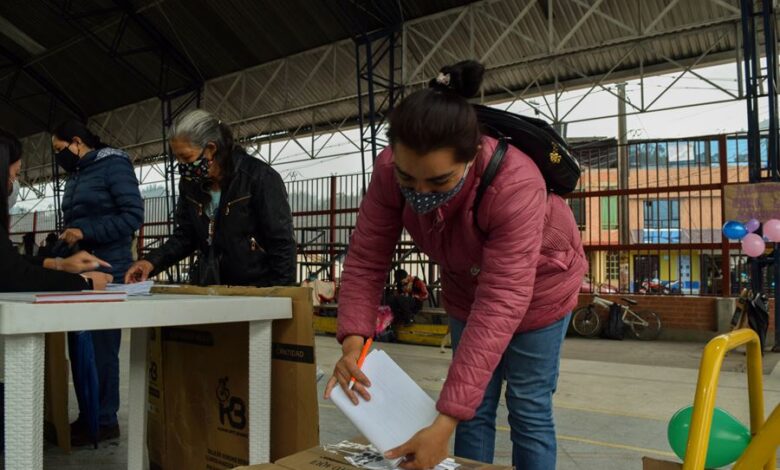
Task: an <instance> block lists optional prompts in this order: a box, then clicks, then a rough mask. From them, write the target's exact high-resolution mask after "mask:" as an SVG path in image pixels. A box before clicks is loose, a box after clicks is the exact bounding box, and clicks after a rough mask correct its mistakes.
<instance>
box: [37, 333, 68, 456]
mask: <svg viewBox="0 0 780 470" xmlns="http://www.w3.org/2000/svg"><path fill="white" fill-rule="evenodd" d="M65 334H66V333H48V334H46V353H45V356H44V357H45V362H44V370H45V372H44V381H43V383H44V386H43V390H44V392H43V410H44V420H43V421H44V435H45V436H46V440H47V441H49V442H53V443H55V444H57V446H58V447H59V448H60V449H62V450H63V451H65V452H68V453H69V452H70V420H69V417H68V384H69V382H70V380H69V377H70V363H69V362H68V359H67V358H66V356H65V345H66V344H67V342H66V340H65Z"/></svg>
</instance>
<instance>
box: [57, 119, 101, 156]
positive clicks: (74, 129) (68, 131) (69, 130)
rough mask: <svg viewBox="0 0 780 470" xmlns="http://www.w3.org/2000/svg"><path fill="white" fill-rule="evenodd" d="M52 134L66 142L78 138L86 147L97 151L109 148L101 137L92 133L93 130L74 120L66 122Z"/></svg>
mask: <svg viewBox="0 0 780 470" xmlns="http://www.w3.org/2000/svg"><path fill="white" fill-rule="evenodd" d="M52 134H53V135H54V137H56V138H58V139H59V140H63V141H65V142H72V141H73V139H74V138H76V137H78V138H79V139H81V141H82V142H84V145H86V146H87V147H90V148H93V149H95V150H98V149H102V148H105V147H108V145H106V144H104V143H103V142H102V141H101V140H100V137H98V136H96V135H95V134H93V133H92V131H91V130H89V128H88V127H87V126H86V124H84V123H83V122H81V121H76V120H73V119H72V120H70V121H65V122H63V123H62V124H60V125H59V126H57V127H56V128H54V131H53V132H52Z"/></svg>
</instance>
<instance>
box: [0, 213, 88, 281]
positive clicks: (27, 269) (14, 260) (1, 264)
mask: <svg viewBox="0 0 780 470" xmlns="http://www.w3.org/2000/svg"><path fill="white" fill-rule="evenodd" d="M85 289H89V284H88V283H87V281H86V280H85V279H84V278H83V277H81V276H80V275H78V274H70V273H66V272H61V271H54V270H51V269H45V268H43V267H42V266H37V265H34V264H31V263H29V262H28V261H27V260H26V259H25V258H24V256H22V255H20V254H19V252H18V251H16V250H15V249H14V246H13V244H12V243H11V240H10V239H9V238H8V232H7V231H6V229H5V227H2V226H1V225H0V291H2V292H47V291H80V290H85Z"/></svg>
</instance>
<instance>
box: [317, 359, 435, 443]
mask: <svg viewBox="0 0 780 470" xmlns="http://www.w3.org/2000/svg"><path fill="white" fill-rule="evenodd" d="M362 370H363V373H364V374H366V376H368V379H369V380H370V381H371V387H369V389H368V391H369V393H370V394H371V400H370V401H368V402H367V401H365V400H363V399H362V398H359V404H358V405H357V406H356V405H354V404H352V402H351V401H350V400H349V398H348V397H347V395H346V393H344V391H343V390H342V389H341V388H340V387H336V388H335V389H333V393H332V394H331V400H332V401H333V403H334V404H335V405H336V406H337V407H338V408H339V409H340V410H341V411H342V413H344V414H345V415H346V416H347V418H349V420H350V421H352V424H354V425H355V427H356V428H358V430H359V431H360V432H361V433H362V434H363V436H365V438H366V439H368V440H369V441H370V442H371V444H373V445H374V447H376V448H377V449H378V450H379V452H381V453H383V454H384V453H385V452H387V451H388V450H390V449H394V448H396V447H398V446H399V445H401V444H403V443H405V442H406V441H408V440H409V439H410V438H411V437H412V436H414V435H415V434H417V432H418V431H420V430H421V429H423V428H425V427H428V426H430V425H431V424H432V423H433V421H434V420H435V419H436V416H437V415H438V412H437V411H436V404H435V403H434V401H433V400H432V399H431V397H429V396H428V394H427V393H425V391H424V390H423V389H422V388H420V386H419V385H417V383H415V381H414V380H412V378H411V377H409V376H408V375H407V374H406V372H404V371H403V369H401V368H400V367H399V366H398V364H396V363H395V362H394V361H393V360H392V359H391V358H390V356H388V355H387V353H385V352H384V351H381V350H374V351H372V352H371V353H370V354H369V355H368V356H367V357H366V360H365V362H364V363H363V369H362Z"/></svg>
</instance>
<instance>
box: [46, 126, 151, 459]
mask: <svg viewBox="0 0 780 470" xmlns="http://www.w3.org/2000/svg"><path fill="white" fill-rule="evenodd" d="M51 140H52V146H53V147H54V151H55V152H56V155H55V158H56V160H57V164H58V165H59V166H60V167H61V168H62V169H63V170H65V171H66V172H67V173H68V181H67V183H66V185H65V194H64V196H63V198H62V213H63V222H64V227H65V230H64V231H63V233H62V235H61V236H60V239H61V240H64V242H65V243H66V244H67V245H68V246H69V247H71V248H75V247H76V246H78V248H79V249H81V250H87V251H89V252H91V253H92V254H94V255H95V256H97V257H98V258H101V259H103V260H105V261H106V262H108V263H109V264H110V265H111V269H110V270H107V272H108V273H109V274H112V275H113V276H114V279H115V280H117V282H121V280H122V279H124V273H125V272H126V271H127V269H128V268H129V267H130V265H131V264H132V262H133V258H132V252H131V243H132V239H133V234H134V232H135V231H136V230H138V229H139V228H140V227H141V224H142V223H143V220H144V204H143V200H142V199H141V193H140V191H139V189H138V179H137V178H136V175H135V170H134V169H133V165H132V163H131V161H130V157H129V156H128V155H127V154H126V153H125V152H123V151H122V150H118V149H115V148H111V147H109V146H107V145H105V144H104V143H103V142H101V141H100V139H99V138H98V137H97V136H96V135H94V134H93V133H92V132H91V131H90V130H89V129H88V128H87V127H86V126H85V125H84V124H82V123H80V122H78V121H68V122H65V123H63V124H62V125H60V126H59V127H57V128H56V129H55V130H54V132H53V134H52V139H51ZM92 340H93V342H94V345H95V359H96V363H97V364H96V365H97V372H98V382H99V387H100V390H99V394H100V422H99V423H100V432H99V434H98V438H99V439H100V440H105V439H113V438H116V437H118V436H119V424H118V422H117V416H116V414H117V410H118V409H119V344H120V341H121V330H105V331H93V332H92ZM77 395H78V394H77ZM80 408H81V410H82V414H83V407H81V404H80ZM72 436H73V437H72V441H73V445H87V444H90V443H91V439H90V438H89V436H88V434H87V430H86V427H85V425H84V420H83V419H82V417H81V416H80V418H79V420H77V421H76V422H75V423H73V426H72Z"/></svg>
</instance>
